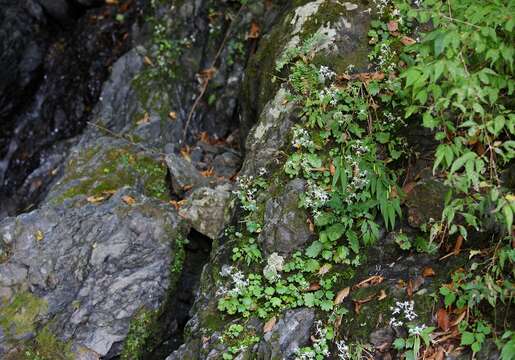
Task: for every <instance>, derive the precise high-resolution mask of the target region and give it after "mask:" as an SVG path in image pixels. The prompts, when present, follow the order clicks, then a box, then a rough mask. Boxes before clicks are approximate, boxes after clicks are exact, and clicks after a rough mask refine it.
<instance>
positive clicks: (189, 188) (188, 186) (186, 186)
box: [182, 184, 193, 191]
mask: <svg viewBox="0 0 515 360" xmlns="http://www.w3.org/2000/svg"><path fill="white" fill-rule="evenodd" d="M191 189H193V185H191V184H187V185H184V186H183V187H182V190H183V191H188V190H191Z"/></svg>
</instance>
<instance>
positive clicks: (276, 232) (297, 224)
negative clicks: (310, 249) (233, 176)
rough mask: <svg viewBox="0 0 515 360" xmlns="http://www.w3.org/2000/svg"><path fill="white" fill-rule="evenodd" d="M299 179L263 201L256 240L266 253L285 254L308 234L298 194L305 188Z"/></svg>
mask: <svg viewBox="0 0 515 360" xmlns="http://www.w3.org/2000/svg"><path fill="white" fill-rule="evenodd" d="M305 185H306V182H305V181H304V180H301V179H294V180H292V181H290V182H289V183H288V184H287V185H286V186H285V188H284V191H283V192H282V194H281V195H280V196H277V197H272V198H270V199H269V200H268V201H267V202H266V207H265V219H264V226H263V230H262V231H261V234H260V235H259V238H258V242H259V243H260V245H261V246H262V248H263V249H264V250H265V252H266V253H267V254H271V253H274V252H277V253H279V254H281V255H289V254H291V253H293V252H294V251H296V250H298V249H300V248H302V247H303V246H304V245H305V244H306V243H307V242H308V241H309V239H310V238H311V232H310V231H309V226H308V223H307V220H308V218H307V214H306V212H305V211H304V210H303V209H299V194H300V193H302V192H303V191H304V190H305Z"/></svg>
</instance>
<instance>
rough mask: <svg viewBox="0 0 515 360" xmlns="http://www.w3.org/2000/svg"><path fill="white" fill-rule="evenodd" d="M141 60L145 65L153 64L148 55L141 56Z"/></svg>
mask: <svg viewBox="0 0 515 360" xmlns="http://www.w3.org/2000/svg"><path fill="white" fill-rule="evenodd" d="M143 62H144V63H145V64H146V65H149V66H154V63H153V62H152V59H150V58H149V57H148V56H145V57H144V58H143Z"/></svg>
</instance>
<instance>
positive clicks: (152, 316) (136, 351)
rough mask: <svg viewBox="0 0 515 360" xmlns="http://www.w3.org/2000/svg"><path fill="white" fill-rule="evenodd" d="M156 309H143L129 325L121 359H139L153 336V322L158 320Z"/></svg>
mask: <svg viewBox="0 0 515 360" xmlns="http://www.w3.org/2000/svg"><path fill="white" fill-rule="evenodd" d="M156 315H157V312H156V311H152V310H145V309H142V310H140V311H139V313H138V314H137V315H136V316H135V317H134V319H133V320H132V321H131V324H130V326H129V333H128V335H127V338H126V339H125V343H124V346H123V350H122V353H121V355H120V359H122V360H139V359H142V356H143V353H144V352H145V345H146V343H147V342H148V340H149V339H150V338H151V336H152V334H153V332H152V328H153V324H154V323H155V320H156Z"/></svg>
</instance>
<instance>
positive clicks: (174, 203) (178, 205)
mask: <svg viewBox="0 0 515 360" xmlns="http://www.w3.org/2000/svg"><path fill="white" fill-rule="evenodd" d="M186 202H188V200H186V199H183V200H180V201H176V200H170V202H169V203H170V205H172V206H173V207H174V208H175V209H176V210H179V209H180V208H181V207H182V206H183V205H184V204H186Z"/></svg>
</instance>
